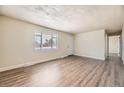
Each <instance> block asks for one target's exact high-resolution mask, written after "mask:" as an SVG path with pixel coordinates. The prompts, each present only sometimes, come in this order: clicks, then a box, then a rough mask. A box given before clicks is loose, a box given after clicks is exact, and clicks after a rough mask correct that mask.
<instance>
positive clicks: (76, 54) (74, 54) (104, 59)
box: [74, 54, 105, 61]
mask: <svg viewBox="0 0 124 93" xmlns="http://www.w3.org/2000/svg"><path fill="white" fill-rule="evenodd" d="M74 55H76V56H80V57H86V58H93V59H98V60H103V61H104V60H105V58H100V57H92V56H86V55H78V54H74Z"/></svg>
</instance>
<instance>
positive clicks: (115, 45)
mask: <svg viewBox="0 0 124 93" xmlns="http://www.w3.org/2000/svg"><path fill="white" fill-rule="evenodd" d="M119 37H120V36H109V53H119V49H120V46H119V42H120V41H119Z"/></svg>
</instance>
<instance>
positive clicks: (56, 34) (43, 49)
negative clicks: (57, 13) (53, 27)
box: [35, 32, 58, 52]
mask: <svg viewBox="0 0 124 93" xmlns="http://www.w3.org/2000/svg"><path fill="white" fill-rule="evenodd" d="M36 33H41V44H40V48H37V47H36V46H35V50H42V51H45V52H46V51H51V50H57V49H58V33H43V32H35V37H36ZM43 34H45V35H51V38H52V39H53V38H55V37H53V36H54V35H55V36H56V48H53V45H52V42H51V48H43V44H42V42H43V41H42V38H43V36H42V35H43ZM35 42H36V41H35Z"/></svg>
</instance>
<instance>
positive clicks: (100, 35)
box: [75, 30, 105, 60]
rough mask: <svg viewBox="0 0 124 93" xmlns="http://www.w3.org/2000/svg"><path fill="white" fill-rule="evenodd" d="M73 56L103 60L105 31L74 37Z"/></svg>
mask: <svg viewBox="0 0 124 93" xmlns="http://www.w3.org/2000/svg"><path fill="white" fill-rule="evenodd" d="M75 54H76V55H79V56H86V57H91V58H97V59H102V60H104V59H105V30H100V31H99V30H98V31H93V32H87V33H80V34H77V35H75Z"/></svg>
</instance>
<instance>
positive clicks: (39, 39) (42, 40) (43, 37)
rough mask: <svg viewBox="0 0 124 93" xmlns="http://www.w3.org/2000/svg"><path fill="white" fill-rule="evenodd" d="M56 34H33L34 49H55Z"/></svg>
mask: <svg viewBox="0 0 124 93" xmlns="http://www.w3.org/2000/svg"><path fill="white" fill-rule="evenodd" d="M56 48H57V34H44V33H39V32H37V33H35V49H36V50H39V49H56Z"/></svg>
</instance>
